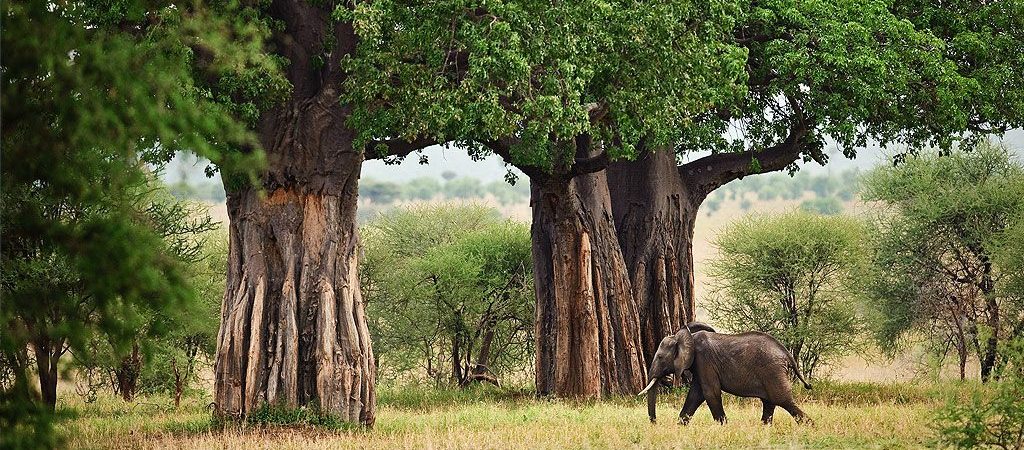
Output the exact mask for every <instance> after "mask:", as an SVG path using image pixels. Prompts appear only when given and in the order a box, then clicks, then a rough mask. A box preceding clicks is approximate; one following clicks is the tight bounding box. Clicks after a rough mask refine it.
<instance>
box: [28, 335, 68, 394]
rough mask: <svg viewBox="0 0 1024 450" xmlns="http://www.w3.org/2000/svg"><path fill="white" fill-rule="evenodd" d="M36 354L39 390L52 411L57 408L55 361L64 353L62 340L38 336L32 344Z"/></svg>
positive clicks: (58, 360)
mask: <svg viewBox="0 0 1024 450" xmlns="http://www.w3.org/2000/svg"><path fill="white" fill-rule="evenodd" d="M32 347H33V350H34V351H35V355H36V372H37V374H38V376H39V392H40V394H42V397H43V403H44V404H45V405H46V406H47V407H48V408H49V409H50V412H53V411H55V410H56V409H57V376H58V374H57V363H58V362H60V357H61V356H62V355H63V354H64V341H63V339H62V340H59V341H56V342H54V341H51V340H50V339H49V338H46V337H40V338H38V339H36V342H35V343H34V344H33V346H32Z"/></svg>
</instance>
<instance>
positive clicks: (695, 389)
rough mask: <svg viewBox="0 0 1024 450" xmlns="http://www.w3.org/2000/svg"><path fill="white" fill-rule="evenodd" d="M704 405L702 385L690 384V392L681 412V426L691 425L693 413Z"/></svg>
mask: <svg viewBox="0 0 1024 450" xmlns="http://www.w3.org/2000/svg"><path fill="white" fill-rule="evenodd" d="M703 403H704V394H703V393H702V392H701V390H700V383H697V382H693V383H690V391H689V392H687V393H686V401H684V402H683V409H682V410H680V411H679V424H680V425H686V424H688V423H690V418H691V417H693V413H695V412H697V408H700V405H702V404H703Z"/></svg>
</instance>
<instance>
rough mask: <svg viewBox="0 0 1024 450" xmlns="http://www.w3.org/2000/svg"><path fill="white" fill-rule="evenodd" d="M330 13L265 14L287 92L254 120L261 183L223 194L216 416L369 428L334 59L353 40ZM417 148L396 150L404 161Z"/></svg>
mask: <svg viewBox="0 0 1024 450" xmlns="http://www.w3.org/2000/svg"><path fill="white" fill-rule="evenodd" d="M332 8H333V7H331V6H329V5H321V4H319V3H317V2H286V1H274V2H273V3H272V4H271V5H270V7H269V13H270V14H271V15H272V16H273V18H274V19H276V20H278V21H279V22H280V23H281V24H282V29H281V30H279V31H277V32H276V33H275V35H274V45H275V46H274V48H275V50H276V51H278V52H279V53H280V55H281V56H283V57H285V58H287V59H288V60H289V64H288V66H287V68H286V72H287V77H288V79H289V81H290V82H291V83H292V86H293V90H292V92H291V94H290V97H289V98H288V99H287V100H286V101H285V102H284V103H282V104H280V105H278V106H276V107H274V108H272V109H271V110H269V111H267V112H265V113H264V114H263V115H262V116H261V118H260V122H259V125H258V128H257V132H258V136H259V139H260V143H261V144H262V148H263V150H264V151H265V152H266V155H267V161H268V167H267V170H266V172H265V173H264V174H263V176H262V180H261V181H262V185H261V186H255V187H241V188H238V187H231V186H227V187H228V188H229V189H228V216H229V217H230V221H231V222H230V229H229V230H230V247H229V248H230V250H229V255H228V276H227V289H226V292H225V294H224V302H223V305H222V308H221V327H220V332H219V335H218V349H217V360H216V367H215V390H216V392H215V396H216V397H215V402H216V408H217V412H218V413H219V414H221V415H225V416H229V417H244V416H245V415H247V414H249V413H251V412H253V411H254V410H255V409H257V408H260V407H261V406H263V405H271V406H279V407H299V406H308V407H313V408H318V409H319V410H320V411H322V412H325V413H329V414H332V415H334V416H336V417H339V418H341V419H342V420H345V421H349V422H354V423H361V424H364V425H368V426H369V425H372V424H373V422H374V413H375V407H376V395H375V392H374V387H375V384H374V383H375V380H376V364H375V359H374V355H373V350H372V348H371V345H370V336H369V332H368V330H367V324H366V317H365V312H364V306H363V299H362V296H361V293H360V287H359V276H358V273H357V268H358V261H357V255H358V244H359V238H358V236H357V233H356V231H357V230H356V220H355V218H356V201H357V186H358V180H359V171H360V166H361V164H362V162H363V158H364V155H363V152H362V151H361V149H357V148H353V138H354V132H353V131H352V130H351V129H349V128H348V127H347V125H346V118H347V117H348V115H349V108H348V107H347V106H345V105H342V104H341V103H340V102H339V99H340V92H339V86H340V85H341V83H342V82H343V77H344V72H343V70H342V68H341V63H340V61H341V59H342V57H343V55H346V54H349V53H351V52H352V50H353V49H354V47H355V44H356V36H355V34H354V33H353V30H352V27H351V24H349V23H346V22H338V21H334V20H332V19H331V17H330V16H331V12H332ZM326 45H332V47H331V48H330V49H328V48H325V46H326ZM320 58H324V59H325V60H324V61H321V60H320ZM314 59H318V61H319V62H317V61H314ZM315 62H316V63H315ZM382 144H385V145H388V144H387V143H385V142H382ZM420 144H422V145H420ZM413 145H414V144H412V143H402V145H400V146H396V147H402V148H399V150H405V151H404V153H405V154H407V153H408V152H410V151H412V150H413V149H414V147H413ZM416 145H417V147H415V148H422V147H423V146H425V145H426V144H425V143H417V144H416ZM375 146H376V144H375ZM389 148H391V147H390V146H389ZM394 149H395V148H392V150H394Z"/></svg>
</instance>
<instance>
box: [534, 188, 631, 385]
mask: <svg viewBox="0 0 1024 450" xmlns="http://www.w3.org/2000/svg"><path fill="white" fill-rule="evenodd" d="M531 190H532V199H531V206H532V208H533V227H532V231H531V232H532V235H533V239H532V240H533V265H534V278H535V286H536V295H537V323H536V327H537V330H536V336H537V361H536V370H537V372H536V382H537V391H538V393H539V394H541V395H557V396H561V397H599V396H601V395H603V394H610V393H615V394H630V393H634V392H637V391H638V390H639V389H640V388H641V387H642V386H643V384H644V381H645V375H644V372H645V367H646V364H645V360H644V356H643V352H642V350H641V342H640V331H639V326H640V324H639V316H638V311H637V308H636V304H635V302H634V299H633V296H632V294H631V292H630V291H631V289H630V280H629V276H628V275H627V273H626V265H625V262H624V261H623V259H622V253H621V251H620V249H619V244H618V239H617V237H616V235H615V224H614V222H613V221H612V214H611V204H610V199H609V197H608V186H607V181H606V179H605V174H604V173H603V172H598V173H594V174H585V175H579V176H576V177H575V178H573V179H571V180H566V179H564V178H551V179H547V180H545V181H543V182H538V181H532V182H531Z"/></svg>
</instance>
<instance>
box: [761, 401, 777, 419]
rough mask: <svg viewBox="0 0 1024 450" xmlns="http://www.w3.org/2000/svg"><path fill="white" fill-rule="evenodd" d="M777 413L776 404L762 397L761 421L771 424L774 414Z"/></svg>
mask: <svg viewBox="0 0 1024 450" xmlns="http://www.w3.org/2000/svg"><path fill="white" fill-rule="evenodd" d="M774 415H775V404H774V403H772V402H770V401H768V400H765V399H761V423H763V424H765V425H771V423H772V416H774Z"/></svg>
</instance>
